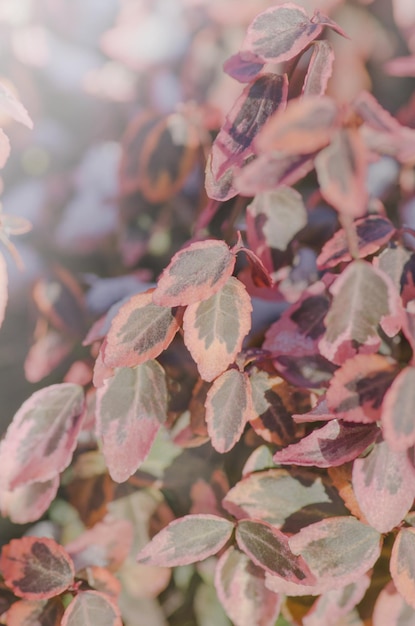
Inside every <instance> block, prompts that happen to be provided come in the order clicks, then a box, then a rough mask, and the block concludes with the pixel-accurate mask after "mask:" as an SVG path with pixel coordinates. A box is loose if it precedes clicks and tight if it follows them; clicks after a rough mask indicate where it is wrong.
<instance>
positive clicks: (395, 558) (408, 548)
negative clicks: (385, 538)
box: [390, 528, 415, 609]
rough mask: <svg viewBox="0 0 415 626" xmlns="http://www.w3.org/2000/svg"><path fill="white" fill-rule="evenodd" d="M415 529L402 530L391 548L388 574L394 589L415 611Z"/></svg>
mask: <svg viewBox="0 0 415 626" xmlns="http://www.w3.org/2000/svg"><path fill="white" fill-rule="evenodd" d="M414 563H415V528H402V529H401V530H400V531H399V533H398V534H397V536H396V539H395V541H394V544H393V547H392V553H391V560H390V572H391V574H392V579H393V582H394V583H395V587H396V589H397V590H398V591H399V593H400V594H401V596H402V597H403V598H404V600H405V601H406V602H407V603H408V604H409V605H410V606H411V607H412V608H413V609H415V567H414Z"/></svg>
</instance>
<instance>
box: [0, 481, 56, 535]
mask: <svg viewBox="0 0 415 626" xmlns="http://www.w3.org/2000/svg"><path fill="white" fill-rule="evenodd" d="M58 488H59V476H55V477H54V478H51V479H50V480H47V481H45V482H35V483H30V484H29V485H22V486H20V487H16V488H15V489H11V490H10V491H3V492H1V496H0V501H1V514H2V515H4V516H7V517H9V518H10V519H11V520H12V522H15V523H16V524H27V523H28V522H35V521H36V520H38V519H39V518H40V517H41V516H42V515H43V514H44V512H45V511H46V510H47V509H48V507H49V505H50V503H51V502H52V501H53V500H54V498H55V496H56V493H57V491H58Z"/></svg>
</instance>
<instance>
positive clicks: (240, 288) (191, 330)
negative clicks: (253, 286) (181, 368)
mask: <svg viewBox="0 0 415 626" xmlns="http://www.w3.org/2000/svg"><path fill="white" fill-rule="evenodd" d="M251 311H252V305H251V298H250V297H249V295H248V293H247V291H246V289H245V287H244V285H243V284H242V283H241V282H240V281H239V280H238V279H237V278H234V277H233V276H231V277H230V278H229V279H228V281H227V282H226V283H225V285H224V286H223V287H222V289H220V290H219V291H218V292H216V293H215V294H214V295H212V296H210V298H207V299H206V300H203V301H202V302H197V303H194V304H190V305H189V306H188V307H187V308H186V311H185V313H184V317H183V329H184V341H185V344H186V346H187V348H188V349H189V351H190V353H191V355H192V357H193V358H194V360H195V361H196V363H197V367H198V370H199V373H200V375H201V377H202V378H203V379H204V380H206V381H209V382H210V381H212V380H213V379H214V378H216V376H218V375H219V374H221V373H222V372H223V371H224V370H226V368H227V367H228V365H230V364H231V363H232V362H233V361H234V360H235V357H236V355H237V353H238V352H240V350H241V348H242V342H243V340H244V338H245V336H246V335H247V334H248V332H249V330H250V328H251V315H250V314H251Z"/></svg>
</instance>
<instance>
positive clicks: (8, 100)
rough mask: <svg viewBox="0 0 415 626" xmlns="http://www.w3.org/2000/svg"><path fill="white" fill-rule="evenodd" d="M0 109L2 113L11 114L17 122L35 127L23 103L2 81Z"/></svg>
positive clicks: (0, 84)
mask: <svg viewBox="0 0 415 626" xmlns="http://www.w3.org/2000/svg"><path fill="white" fill-rule="evenodd" d="M0 111H1V113H2V114H5V115H10V117H12V118H13V119H14V120H16V122H20V123H21V124H24V125H25V126H27V127H28V128H33V122H32V120H31V119H30V117H29V114H28V112H27V111H26V109H25V108H24V106H23V104H22V103H21V102H20V100H18V99H17V98H16V96H15V95H14V94H13V93H12V92H11V91H10V89H8V87H6V85H5V84H4V83H0Z"/></svg>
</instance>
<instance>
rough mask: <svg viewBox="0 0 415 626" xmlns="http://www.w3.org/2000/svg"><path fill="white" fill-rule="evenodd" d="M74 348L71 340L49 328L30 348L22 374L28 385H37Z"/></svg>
mask: <svg viewBox="0 0 415 626" xmlns="http://www.w3.org/2000/svg"><path fill="white" fill-rule="evenodd" d="M73 347H74V342H73V339H71V338H68V337H67V336H66V335H64V334H63V333H62V332H60V331H57V330H54V329H53V328H49V329H48V330H47V331H46V334H45V335H42V336H41V337H39V338H38V339H37V340H36V341H35V343H34V344H33V345H32V346H31V348H30V350H29V352H28V354H27V356H26V359H25V362H24V372H25V376H26V379H27V380H28V381H29V382H30V383H38V382H39V381H41V380H42V379H43V378H45V377H46V376H48V375H49V374H51V373H52V372H53V371H54V370H55V369H56V368H57V367H58V366H59V365H60V364H61V363H62V361H63V360H64V359H66V357H67V356H68V355H69V354H70V353H71V352H72V349H73Z"/></svg>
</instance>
